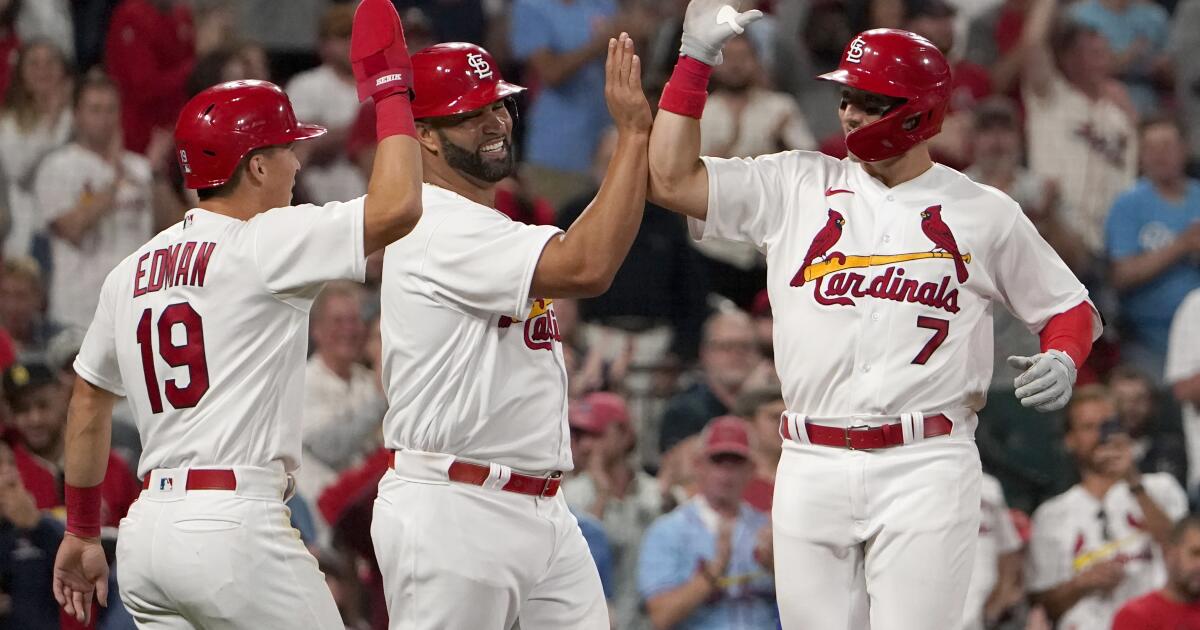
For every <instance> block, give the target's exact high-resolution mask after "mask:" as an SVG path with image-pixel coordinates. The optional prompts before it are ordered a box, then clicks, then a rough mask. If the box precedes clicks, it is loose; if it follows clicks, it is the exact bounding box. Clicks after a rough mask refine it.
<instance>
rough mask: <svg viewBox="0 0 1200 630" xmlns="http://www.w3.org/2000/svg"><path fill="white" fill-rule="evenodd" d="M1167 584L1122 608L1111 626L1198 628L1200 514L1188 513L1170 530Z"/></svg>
mask: <svg viewBox="0 0 1200 630" xmlns="http://www.w3.org/2000/svg"><path fill="white" fill-rule="evenodd" d="M1164 555H1165V556H1166V560H1167V584H1166V586H1164V587H1163V588H1161V589H1159V590H1157V591H1154V592H1152V593H1147V594H1146V595H1143V596H1141V597H1139V598H1137V599H1135V600H1133V601H1131V602H1129V603H1127V604H1125V606H1124V607H1122V608H1121V610H1120V611H1119V612H1118V613H1117V617H1116V619H1114V620H1113V625H1112V630H1191V629H1192V628H1200V518H1198V517H1196V516H1189V517H1188V518H1185V519H1183V520H1182V521H1180V522H1179V523H1178V524H1177V525H1175V528H1174V529H1173V530H1171V540H1170V542H1169V543H1168V544H1167V547H1166V553H1165V554H1164Z"/></svg>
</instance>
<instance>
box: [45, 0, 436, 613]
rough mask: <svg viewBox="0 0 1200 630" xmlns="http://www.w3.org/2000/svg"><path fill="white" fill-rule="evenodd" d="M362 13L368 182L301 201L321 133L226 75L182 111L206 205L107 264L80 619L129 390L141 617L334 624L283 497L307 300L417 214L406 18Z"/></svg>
mask: <svg viewBox="0 0 1200 630" xmlns="http://www.w3.org/2000/svg"><path fill="white" fill-rule="evenodd" d="M356 20H357V22H358V24H356V29H358V32H357V33H356V35H357V36H358V37H356V40H355V42H354V45H353V46H352V56H353V59H354V67H355V77H356V78H357V79H358V82H359V93H360V95H362V96H363V97H364V98H365V97H373V98H374V99H375V103H376V107H377V109H378V114H379V115H378V119H379V124H378V129H377V131H378V136H379V139H380V143H379V153H378V155H377V156H376V158H375V166H374V169H375V170H374V173H373V175H372V177H371V181H370V185H369V188H368V193H367V195H366V196H365V197H360V198H358V199H355V200H353V201H347V202H335V203H330V204H326V205H325V206H324V207H317V206H312V205H306V206H291V205H290V204H291V199H292V187H293V186H294V185H295V182H296V172H297V171H298V170H299V168H300V164H299V162H297V160H296V155H295V153H294V152H293V150H292V146H293V144H294V143H296V142H301V141H304V140H306V139H309V138H314V137H316V136H319V135H321V134H323V133H325V130H324V129H323V128H321V127H318V126H315V125H306V124H302V123H300V122H298V121H297V120H296V117H295V114H294V113H293V112H292V106H291V103H290V102H289V101H288V98H287V96H286V95H285V94H284V93H283V91H282V90H280V89H279V88H278V87H276V86H275V85H272V84H270V83H265V82H260V81H239V82H233V83H223V84H221V85H218V86H216V87H213V88H210V89H207V90H205V91H203V92H201V93H200V94H198V95H197V96H196V97H195V98H193V99H192V100H191V101H190V102H189V103H188V104H187V105H186V106H185V107H184V109H183V112H182V113H181V114H180V116H179V122H178V124H177V126H176V129H175V141H176V146H177V153H178V158H179V164H180V166H181V167H182V169H183V174H184V180H185V183H186V184H187V186H188V187H189V188H192V189H195V190H196V192H197V195H198V197H199V199H200V203H199V205H198V206H197V207H195V208H193V209H191V210H190V211H188V212H187V214H186V215H185V216H184V219H183V221H181V222H179V223H177V224H176V225H174V226H172V227H170V228H167V229H166V230H164V231H163V232H161V233H160V234H158V235H157V236H155V237H154V238H153V239H151V240H150V241H149V242H148V243H146V244H145V245H143V246H142V247H140V248H139V249H138V250H137V251H135V252H134V253H133V254H131V255H130V256H129V257H128V258H126V259H125V260H124V261H122V262H121V263H120V264H118V265H117V267H116V268H115V269H113V270H112V272H111V273H109V275H108V277H107V279H106V280H105V281H104V285H103V288H101V290H100V305H99V307H98V308H97V310H96V315H95V318H94V320H93V321H92V324H91V327H90V328H89V330H88V332H87V336H86V337H85V339H84V342H83V346H82V348H81V350H80V352H79V356H78V358H77V359H76V361H75V372H76V374H77V375H78V378H77V379H76V382H75V386H74V394H73V397H72V399H71V406H70V413H69V419H68V423H67V430H66V431H67V444H66V502H67V532H68V533H67V536H66V538H64V540H63V542H62V546H61V547H60V549H59V552H58V557H57V560H56V562H55V568H54V585H53V588H54V594H55V597H56V598H57V599H58V601H59V603H60V604H62V605H63V607H64V608H65V609H66V611H67V612H68V613H71V614H73V615H74V616H75V617H76V618H77V619H80V620H83V619H84V618H85V617H86V616H87V612H88V610H89V609H90V607H91V600H92V597H93V596H94V595H95V596H97V597H98V598H99V600H100V602H101V603H105V601H106V598H107V595H108V594H107V593H106V591H105V585H106V583H107V582H106V580H107V571H108V570H107V565H106V564H105V561H104V552H103V550H101V548H100V544H99V537H98V536H99V531H100V521H99V516H100V497H99V494H98V493H99V484H100V482H101V480H102V479H103V476H104V470H105V468H104V463H105V462H106V461H107V458H108V449H109V432H110V426H111V425H110V422H111V415H112V408H113V404H114V403H115V402H116V401H117V399H118V398H119V397H122V396H124V397H126V398H127V399H128V400H129V403H130V405H131V406H132V408H133V412H134V417H135V420H136V422H137V427H138V431H139V433H140V435H141V439H142V446H143V451H142V457H141V462H140V464H139V470H138V474H139V476H141V477H142V478H143V479H144V485H143V488H144V489H143V491H142V494H141V497H140V498H139V500H138V501H137V502H136V503H135V504H134V505H133V507H132V508H131V509H130V511H129V515H128V518H126V519H124V520H123V521H122V522H121V526H120V530H119V537H118V541H117V558H118V561H119V563H120V567H121V579H120V588H121V593H120V595H121V600H122V602H123V603H124V604H125V607H126V608H127V609H128V610H129V612H130V613H131V614H132V615H133V618H134V620H135V621H136V622H137V624H138V626H139V627H141V628H156V629H162V630H167V629H180V630H182V629H185V628H230V629H232V628H245V629H247V630H250V629H253V630H261V629H264V628H306V629H307V628H319V629H327V628H342V627H343V626H342V622H341V618H340V615H339V614H338V610H337V607H336V606H335V604H334V601H333V597H332V596H331V595H330V593H329V590H328V588H327V587H326V585H325V580H324V577H323V576H322V575H321V573H320V571H318V570H317V563H316V560H314V559H313V557H312V556H311V555H310V554H309V553H308V551H307V550H306V549H305V547H304V545H303V543H301V541H300V540H299V537H298V536H296V534H295V531H294V530H293V529H292V528H291V527H290V525H289V519H288V510H287V508H286V507H285V506H284V501H285V499H286V496H287V495H288V494H289V493H290V489H291V487H292V483H291V476H290V473H291V472H292V471H294V470H295V469H296V468H297V466H298V465H299V464H300V448H301V436H300V420H301V416H302V409H301V408H300V401H301V400H303V388H304V360H305V356H306V354H307V347H308V312H309V308H310V307H311V306H312V302H313V299H314V298H315V297H316V295H317V293H319V292H320V290H321V287H322V286H323V284H324V283H325V282H326V281H329V280H335V279H353V280H360V281H361V280H362V278H363V274H364V271H365V260H366V257H367V255H368V254H370V253H371V252H373V251H375V250H378V249H381V248H382V247H384V246H385V245H387V244H388V243H391V242H393V241H395V240H397V239H400V238H401V237H404V236H405V235H406V234H408V233H409V232H410V231H411V230H412V229H413V227H414V226H415V225H416V224H417V221H418V220H419V218H420V216H421V157H420V149H419V144H418V142H417V140H416V131H415V127H414V123H413V118H412V113H411V106H410V103H409V92H410V90H409V86H410V85H411V83H410V81H411V79H412V67H411V62H410V60H409V57H408V53H407V51H406V49H405V43H404V36H403V32H402V30H401V27H400V21H399V18H398V17H397V15H396V12H395V9H394V8H392V5H391V3H389V2H387V0H366V1H365V2H363V4H362V5H361V7H360V8H359V10H358V16H357V17H356Z"/></svg>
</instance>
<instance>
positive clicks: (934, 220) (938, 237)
mask: <svg viewBox="0 0 1200 630" xmlns="http://www.w3.org/2000/svg"><path fill="white" fill-rule="evenodd" d="M921 231H922V232H924V233H925V236H927V237H928V238H929V240H931V241H933V244H934V245H936V246H937V247H936V248H935V249H940V250H942V251H944V252H946V253H947V254H950V255H951V256H952V257H953V258H954V272H955V274H956V275H957V276H958V283H959V284H962V283H964V282H966V281H967V276H968V275H969V274H968V273H967V263H966V262H964V261H963V256H962V253H961V252H959V251H958V243H957V242H956V241H955V240H954V233H953V232H951V231H950V227H949V226H948V225H946V222H945V221H942V207H941V206H940V205H937V206H929V207H928V208H925V210H923V211H922V212H921Z"/></svg>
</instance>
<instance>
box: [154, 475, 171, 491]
mask: <svg viewBox="0 0 1200 630" xmlns="http://www.w3.org/2000/svg"><path fill="white" fill-rule="evenodd" d="M158 489H159V490H160V491H162V492H170V491H172V490H174V489H175V479H174V478H173V477H163V478H161V479H159V480H158Z"/></svg>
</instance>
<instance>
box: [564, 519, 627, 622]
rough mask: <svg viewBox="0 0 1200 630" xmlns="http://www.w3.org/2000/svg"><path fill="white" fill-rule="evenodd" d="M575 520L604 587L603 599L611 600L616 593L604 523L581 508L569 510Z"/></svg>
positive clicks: (609, 546) (611, 555)
mask: <svg viewBox="0 0 1200 630" xmlns="http://www.w3.org/2000/svg"><path fill="white" fill-rule="evenodd" d="M571 514H574V515H575V520H577V521H579V531H580V532H581V533H582V534H583V540H584V541H585V542H587V546H588V551H590V552H591V553H592V561H593V562H595V563H596V570H597V571H598V572H599V573H600V588H602V589H604V599H607V600H609V601H610V602H611V601H612V598H613V596H614V595H615V594H616V592H617V589H616V585H615V584H613V552H612V545H610V544H609V543H608V534H605V533H604V524H603V523H601V522H600V520H599V519H597V518H596V517H594V516H592V515H591V514H588V513H587V512H584V511H582V510H571Z"/></svg>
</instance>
